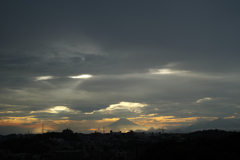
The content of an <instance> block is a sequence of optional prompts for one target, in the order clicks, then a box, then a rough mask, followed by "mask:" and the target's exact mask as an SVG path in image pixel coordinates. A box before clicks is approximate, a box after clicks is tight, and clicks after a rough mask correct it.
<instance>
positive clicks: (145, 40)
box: [0, 0, 240, 134]
mask: <svg viewBox="0 0 240 160" xmlns="http://www.w3.org/2000/svg"><path fill="white" fill-rule="evenodd" d="M26 4H27V5H26ZM239 5H240V2H239V1H224V0H218V1H207V0H201V1H191V0H186V1H171V0H170V1H149V2H147V3H146V1H143V0H138V1H136V0H133V1H125V0H123V1H104V2H102V1H98V0H93V1H76V0H73V1H71V3H70V2H66V1H55V0H53V1H28V0H21V1H17V0H13V1H1V2H0V10H1V14H0V19H1V26H0V37H1V38H0V68H1V70H0V102H1V104H0V116H1V121H0V125H1V126H4V128H9V130H11V132H12V131H13V128H12V127H14V126H15V127H16V126H17V127H16V130H17V131H21V132H22V131H23V130H22V129H20V128H23V129H26V128H27V127H28V129H32V130H34V132H41V123H44V124H45V126H46V128H47V129H49V130H58V131H60V130H61V129H63V128H64V127H66V126H68V125H69V126H72V127H71V128H73V129H75V130H74V131H77V132H90V130H89V129H91V128H99V126H102V125H108V124H109V123H112V122H113V121H114V120H117V119H118V118H120V117H125V118H128V119H131V118H132V120H133V121H134V122H136V123H138V124H141V125H146V126H148V127H159V126H160V127H161V126H162V125H163V126H164V127H166V128H169V127H182V126H187V125H190V124H194V123H197V122H198V121H199V119H201V117H204V118H202V121H210V120H214V119H215V118H216V117H218V118H223V119H224V118H225V119H226V117H227V118H229V119H230V118H232V117H234V118H233V119H238V118H239V116H238V115H239V114H240V107H239V106H240V105H239V104H240V100H239V94H240V84H239V81H240V74H239V73H240V70H239V68H240V63H239V58H240V55H239V52H240V48H239V41H240V38H239V37H240V30H239V26H240V21H239V16H240V12H239V7H238V6H239ZM203 11H204V12H203ZM59 106H61V107H59ZM29 113H31V114H30V116H31V117H29ZM86 113H91V114H86ZM141 115H142V116H141ZM143 115H144V116H143ZM66 117H67V118H66ZM160 117H161V118H162V117H164V118H163V119H164V120H161V118H160ZM134 118H135V119H134ZM216 122H219V123H220V121H216ZM80 126H81V127H80ZM17 131H16V132H17ZM4 133H6V132H4ZM17 133H18V132H17ZM0 134H1V132H0Z"/></svg>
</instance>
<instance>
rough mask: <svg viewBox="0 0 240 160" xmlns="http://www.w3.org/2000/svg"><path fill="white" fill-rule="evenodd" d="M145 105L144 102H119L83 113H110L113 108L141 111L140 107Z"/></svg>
mask: <svg viewBox="0 0 240 160" xmlns="http://www.w3.org/2000/svg"><path fill="white" fill-rule="evenodd" d="M146 106H148V105H147V104H144V103H132V102H120V103H118V104H111V105H110V106H109V107H107V108H105V109H100V110H94V111H93V112H90V113H85V114H93V113H94V112H100V113H107V114H108V113H112V111H115V110H129V111H130V112H136V113H141V111H142V110H141V108H143V107H146Z"/></svg>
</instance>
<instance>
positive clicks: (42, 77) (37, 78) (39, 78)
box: [36, 76, 53, 81]
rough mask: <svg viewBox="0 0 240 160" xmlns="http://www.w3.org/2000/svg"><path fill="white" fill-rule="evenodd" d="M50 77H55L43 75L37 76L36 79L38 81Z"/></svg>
mask: <svg viewBox="0 0 240 160" xmlns="http://www.w3.org/2000/svg"><path fill="white" fill-rule="evenodd" d="M48 79H53V76H41V77H36V80H37V81H42V80H48Z"/></svg>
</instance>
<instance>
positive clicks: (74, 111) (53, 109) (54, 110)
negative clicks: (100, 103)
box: [30, 106, 81, 114]
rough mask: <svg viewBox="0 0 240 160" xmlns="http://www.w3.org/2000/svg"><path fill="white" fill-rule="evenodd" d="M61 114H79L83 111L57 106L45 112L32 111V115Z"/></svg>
mask: <svg viewBox="0 0 240 160" xmlns="http://www.w3.org/2000/svg"><path fill="white" fill-rule="evenodd" d="M60 112H68V113H70V114H78V113H80V112H81V111H78V110H73V109H70V108H68V107H65V106H55V107H53V108H50V109H45V110H38V111H31V112H30V114H34V113H60Z"/></svg>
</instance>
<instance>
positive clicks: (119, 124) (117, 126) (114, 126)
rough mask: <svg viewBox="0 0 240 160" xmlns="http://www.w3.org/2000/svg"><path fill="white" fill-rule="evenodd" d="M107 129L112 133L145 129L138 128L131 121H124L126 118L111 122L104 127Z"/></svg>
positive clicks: (142, 127) (143, 127)
mask: <svg viewBox="0 0 240 160" xmlns="http://www.w3.org/2000/svg"><path fill="white" fill-rule="evenodd" d="M106 127H107V128H108V129H110V130H113V131H118V130H120V131H122V132H126V131H129V130H133V131H134V130H137V129H146V128H147V127H145V126H140V125H138V124H136V123H133V122H132V121H130V120H128V119H126V118H120V119H119V120H117V121H116V122H113V123H111V124H109V125H108V126H106Z"/></svg>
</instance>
